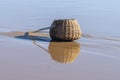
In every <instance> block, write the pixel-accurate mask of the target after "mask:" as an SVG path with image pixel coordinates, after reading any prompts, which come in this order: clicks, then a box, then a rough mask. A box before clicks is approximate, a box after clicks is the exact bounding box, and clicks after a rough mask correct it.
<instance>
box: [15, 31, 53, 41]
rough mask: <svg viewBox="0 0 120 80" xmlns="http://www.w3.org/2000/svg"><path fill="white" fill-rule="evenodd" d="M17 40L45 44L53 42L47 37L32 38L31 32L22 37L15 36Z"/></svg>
mask: <svg viewBox="0 0 120 80" xmlns="http://www.w3.org/2000/svg"><path fill="white" fill-rule="evenodd" d="M15 38H19V39H25V40H36V41H44V42H50V41H51V39H50V38H49V37H45V36H32V35H29V32H25V34H24V35H22V36H15Z"/></svg>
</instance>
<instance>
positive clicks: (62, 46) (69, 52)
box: [33, 40, 80, 64]
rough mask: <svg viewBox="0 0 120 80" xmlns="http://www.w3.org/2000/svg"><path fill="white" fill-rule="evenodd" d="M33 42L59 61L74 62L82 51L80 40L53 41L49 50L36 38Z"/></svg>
mask: <svg viewBox="0 0 120 80" xmlns="http://www.w3.org/2000/svg"><path fill="white" fill-rule="evenodd" d="M33 44H35V45H36V46H38V47H40V48H41V49H43V50H45V51H46V52H48V53H50V56H51V58H52V59H53V60H54V61H56V62H58V63H64V64H68V63H72V62H74V60H75V59H76V58H77V56H78V55H79V53H80V44H79V43H78V42H55V41H51V42H50V43H49V47H48V50H47V49H45V48H43V47H42V46H40V45H38V44H37V43H36V41H35V40H33Z"/></svg>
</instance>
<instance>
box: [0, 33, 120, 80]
mask: <svg viewBox="0 0 120 80" xmlns="http://www.w3.org/2000/svg"><path fill="white" fill-rule="evenodd" d="M108 37H109V36H104V37H102V36H98V35H91V34H89V35H88V34H84V35H83V37H81V39H79V40H76V41H74V42H56V41H51V39H50V38H49V35H48V33H34V34H32V33H30V34H28V33H27V32H21V31H12V32H1V33H0V64H1V66H0V79H1V80H8V79H10V80H74V79H75V80H78V79H82V80H114V79H115V80H118V79H120V78H119V74H120V70H119V68H120V54H119V53H120V50H119V48H120V42H119V38H118V37H117V38H116V37H109V38H108Z"/></svg>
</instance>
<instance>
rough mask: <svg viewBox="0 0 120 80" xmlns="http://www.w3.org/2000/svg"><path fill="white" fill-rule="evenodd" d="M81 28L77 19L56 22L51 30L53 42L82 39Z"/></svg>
mask: <svg viewBox="0 0 120 80" xmlns="http://www.w3.org/2000/svg"><path fill="white" fill-rule="evenodd" d="M81 34H82V32H81V29H80V26H79V24H78V22H77V20H75V19H60V20H54V21H53V23H52V25H51V28H50V37H51V38H52V39H53V40H63V41H72V40H76V39H79V38H80V37H81Z"/></svg>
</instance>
